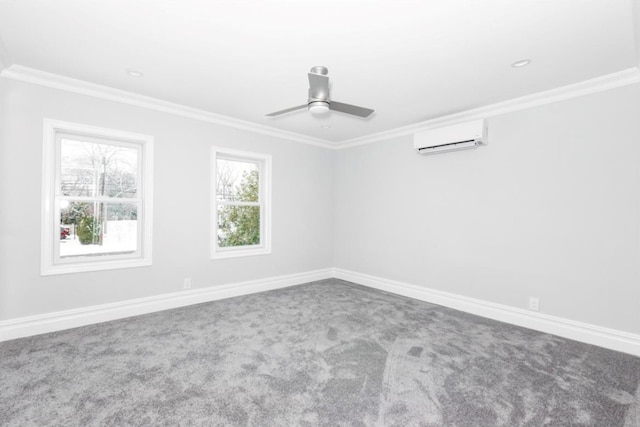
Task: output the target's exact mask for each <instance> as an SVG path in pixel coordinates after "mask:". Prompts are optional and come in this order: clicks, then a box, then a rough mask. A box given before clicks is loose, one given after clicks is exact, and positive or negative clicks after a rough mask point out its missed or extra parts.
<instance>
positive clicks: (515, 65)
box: [511, 59, 531, 68]
mask: <svg viewBox="0 0 640 427" xmlns="http://www.w3.org/2000/svg"><path fill="white" fill-rule="evenodd" d="M529 64H531V60H530V59H521V60H519V61H516V62H514V63H513V64H511V66H512V67H513V68H522V67H526V66H527V65H529Z"/></svg>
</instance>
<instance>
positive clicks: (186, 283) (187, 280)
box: [184, 277, 191, 289]
mask: <svg viewBox="0 0 640 427" xmlns="http://www.w3.org/2000/svg"><path fill="white" fill-rule="evenodd" d="M184 288H185V289H191V277H185V278H184Z"/></svg>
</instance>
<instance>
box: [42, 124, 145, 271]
mask: <svg viewBox="0 0 640 427" xmlns="http://www.w3.org/2000/svg"><path fill="white" fill-rule="evenodd" d="M58 133H71V134H80V135H82V134H84V135H87V136H89V137H98V138H105V139H111V140H115V141H126V142H127V143H133V144H137V145H139V146H140V147H141V148H140V153H141V158H140V159H138V162H139V167H141V168H142V169H141V170H142V172H141V177H142V183H140V184H139V185H142V186H143V187H142V188H141V189H142V191H141V194H140V195H139V196H138V197H141V203H140V212H138V218H139V219H141V220H140V224H141V225H142V227H140V229H139V230H138V232H139V233H140V234H141V235H140V236H139V239H138V240H139V244H140V247H139V248H138V250H137V251H136V254H135V255H134V256H127V257H123V256H122V255H119V254H117V255H108V254H105V255H104V256H101V257H99V258H96V259H90V260H89V259H87V258H84V259H77V260H74V261H70V260H64V261H61V260H59V259H58V255H57V254H58V253H59V252H58V248H57V247H56V245H57V244H58V240H57V239H56V238H55V237H54V236H56V230H57V229H58V227H59V223H60V219H59V218H57V216H58V215H57V212H58V210H57V209H56V204H57V203H58V197H57V196H58V194H57V188H58V183H57V182H56V177H57V168H58V166H59V164H58V153H57V152H56V147H57V145H58V144H57V142H56V137H57V135H58ZM41 221H42V227H41V230H42V242H41V245H42V246H41V256H40V260H41V262H40V273H41V274H42V275H43V276H47V275H53V274H68V273H80V272H85V271H99V270H112V269H119V268H130V267H143V266H149V265H151V263H152V230H153V137H152V136H149V135H143V134H137V133H132V132H124V131H120V130H114V129H106V128H100V127H95V126H88V125H84V124H79V123H72V122H64V121H60V120H53V119H44V126H43V149H42V213H41Z"/></svg>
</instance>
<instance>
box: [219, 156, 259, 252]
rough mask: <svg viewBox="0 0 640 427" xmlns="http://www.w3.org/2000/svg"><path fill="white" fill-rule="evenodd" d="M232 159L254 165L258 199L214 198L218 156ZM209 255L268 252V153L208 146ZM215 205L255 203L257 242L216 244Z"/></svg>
mask: <svg viewBox="0 0 640 427" xmlns="http://www.w3.org/2000/svg"><path fill="white" fill-rule="evenodd" d="M219 158H220V159H224V160H234V161H240V162H246V163H255V164H257V165H258V176H259V178H258V186H259V188H258V202H257V203H256V202H231V201H218V197H217V196H218V194H217V182H218V167H217V161H218V159H219ZM210 197H211V211H210V215H211V233H210V253H211V255H210V256H211V259H225V258H235V257H244V256H254V255H267V254H270V253H271V156H270V155H268V154H263V153H256V152H250V151H240V150H233V149H229V148H224V147H211V190H210ZM218 206H259V208H260V244H259V245H245V246H236V247H219V246H218Z"/></svg>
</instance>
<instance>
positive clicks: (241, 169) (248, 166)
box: [216, 159, 260, 202]
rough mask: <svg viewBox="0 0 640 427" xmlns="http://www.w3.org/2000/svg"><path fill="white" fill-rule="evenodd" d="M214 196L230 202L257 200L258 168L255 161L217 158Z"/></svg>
mask: <svg viewBox="0 0 640 427" xmlns="http://www.w3.org/2000/svg"><path fill="white" fill-rule="evenodd" d="M216 172H217V177H216V197H217V199H218V200H225V201H231V202H257V201H258V197H259V179H260V178H259V168H258V165H257V164H256V163H252V162H241V161H237V160H226V159H217V161H216Z"/></svg>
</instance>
